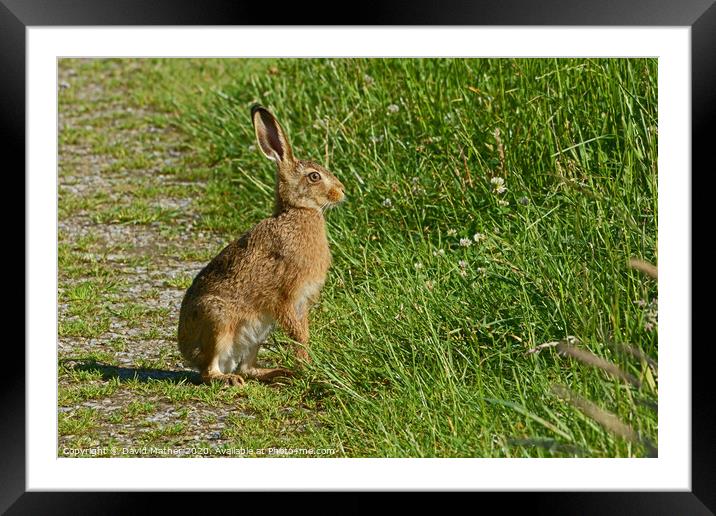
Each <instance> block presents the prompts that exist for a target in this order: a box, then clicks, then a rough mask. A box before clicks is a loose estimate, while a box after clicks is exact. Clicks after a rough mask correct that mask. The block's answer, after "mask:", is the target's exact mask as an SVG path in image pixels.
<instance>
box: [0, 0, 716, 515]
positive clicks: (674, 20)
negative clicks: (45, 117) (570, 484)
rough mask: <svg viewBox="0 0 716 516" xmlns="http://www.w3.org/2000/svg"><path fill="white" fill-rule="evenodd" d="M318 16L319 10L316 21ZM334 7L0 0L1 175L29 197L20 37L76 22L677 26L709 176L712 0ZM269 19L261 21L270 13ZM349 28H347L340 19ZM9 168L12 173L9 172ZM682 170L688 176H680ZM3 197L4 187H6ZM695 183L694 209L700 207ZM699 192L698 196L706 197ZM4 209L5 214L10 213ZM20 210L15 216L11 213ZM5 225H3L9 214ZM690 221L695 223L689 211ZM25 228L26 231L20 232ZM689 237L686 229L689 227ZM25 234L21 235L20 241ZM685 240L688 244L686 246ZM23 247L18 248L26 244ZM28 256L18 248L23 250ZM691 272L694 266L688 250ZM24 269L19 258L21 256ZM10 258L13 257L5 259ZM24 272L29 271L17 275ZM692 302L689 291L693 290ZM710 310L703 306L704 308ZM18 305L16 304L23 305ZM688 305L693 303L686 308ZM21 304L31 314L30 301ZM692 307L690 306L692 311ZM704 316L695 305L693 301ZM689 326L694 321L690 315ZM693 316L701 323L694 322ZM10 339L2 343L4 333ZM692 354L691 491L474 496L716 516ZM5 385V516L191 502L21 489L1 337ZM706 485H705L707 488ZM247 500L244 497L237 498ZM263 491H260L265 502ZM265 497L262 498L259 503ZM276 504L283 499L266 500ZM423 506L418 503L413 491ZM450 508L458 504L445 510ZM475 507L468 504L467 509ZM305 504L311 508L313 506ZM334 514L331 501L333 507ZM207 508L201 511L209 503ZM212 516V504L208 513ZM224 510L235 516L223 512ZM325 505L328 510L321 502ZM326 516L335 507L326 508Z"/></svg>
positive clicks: (21, 426) (704, 383) (21, 408)
mask: <svg viewBox="0 0 716 516" xmlns="http://www.w3.org/2000/svg"><path fill="white" fill-rule="evenodd" d="M319 12H323V13H326V14H323V15H319V14H317V13H319ZM329 12H331V13H332V12H333V11H332V10H321V9H320V8H319V7H318V6H315V7H311V6H308V5H307V4H305V3H295V4H293V5H287V6H282V8H280V9H271V13H270V15H269V14H268V13H266V12H265V7H264V5H263V4H261V3H248V2H240V1H230V0H213V1H210V0H203V1H201V2H190V1H186V0H183V1H182V0H157V1H151V2H146V1H139V0H0V70H2V74H1V75H0V77H1V78H0V130H1V131H2V140H0V141H1V142H2V147H3V149H4V151H5V152H4V153H3V154H4V156H3V157H4V158H5V160H4V161H5V162H6V163H7V161H8V158H9V157H10V156H11V155H14V157H15V158H16V160H14V163H15V166H14V168H13V167H7V168H5V167H3V168H5V171H6V177H5V180H6V181H7V179H9V176H11V177H15V178H18V177H23V180H22V181H20V186H19V188H20V189H21V190H22V191H23V193H25V182H24V174H21V173H19V171H20V170H23V171H24V167H25V110H26V104H25V101H26V98H25V82H26V78H25V58H26V39H25V31H26V29H27V28H28V27H32V26H84V25H96V26H103V25H125V26H128V25H153V26H165V25H206V26H211V25H301V24H307V25H324V24H325V25H428V26H431V25H446V26H451V25H481V26H489V25H498V26H499V25H502V26H505V25H511V26H521V25H522V26H523V25H553V26H567V25H574V26H595V25H596V26H684V27H691V73H692V77H691V80H692V86H691V93H692V99H691V100H692V118H691V120H692V122H691V123H692V125H691V128H692V171H691V178H692V179H693V177H694V176H695V174H694V173H693V170H699V171H700V173H701V174H706V173H709V172H711V173H713V170H714V168H715V167H714V158H713V155H714V154H713V151H712V146H713V144H712V140H711V138H710V135H711V132H710V131H708V129H709V128H710V127H711V125H712V121H713V119H714V116H713V115H714V113H715V112H716V5H714V2H713V0H681V1H680V2H669V1H668V0H635V1H629V2H604V1H602V2H596V1H594V0H590V1H586V0H546V1H542V2H530V1H529V0H509V1H500V0H488V1H482V2H466V1H464V0H463V1H461V0H444V1H442V2H429V1H425V0H422V1H413V2H405V1H403V2H400V1H397V0H391V1H386V2H383V3H381V4H380V5H375V6H371V7H370V8H361V9H350V10H346V11H345V12H347V13H348V14H349V15H350V16H348V17H344V18H343V19H339V18H338V17H337V16H335V15H334V18H333V19H327V18H329V16H330V15H328V14H327V13H329ZM267 16H268V17H267ZM347 22H349V23H347ZM11 170H14V171H15V173H14V174H10V172H11ZM688 173H689V171H684V174H685V175H686V174H688ZM6 188H7V189H8V190H9V188H8V187H6ZM693 193H698V190H695V189H693V181H692V206H696V205H697V203H696V199H695V197H694V196H693ZM702 195H703V193H702ZM7 211H8V210H7V209H6V217H8V216H9V215H8V213H7ZM15 211H16V210H15ZM6 220H10V219H6ZM692 221H693V222H696V219H695V218H694V217H693V216H692ZM23 229H24V226H23ZM692 234H693V231H692ZM24 238H25V235H23V239H24ZM692 241H693V240H692ZM23 249H24V247H23ZM23 253H24V251H23ZM691 253H692V254H691V256H692V270H698V269H697V268H696V266H695V265H696V264H695V261H694V260H693V258H694V256H695V255H694V253H693V246H692V249H691ZM23 258H24V263H26V259H27V257H26V255H23ZM13 260H15V258H14V257H13ZM28 273H29V271H28V270H27V268H25V277H26V278H27V274H28ZM692 299H694V298H693V294H692ZM705 305H708V302H707V303H705ZM23 306H25V305H24V303H23ZM692 307H693V309H696V308H699V305H698V304H697V303H695V302H694V303H692ZM26 308H29V307H27V306H26ZM693 309H692V310H693ZM701 309H703V305H702V306H701ZM692 320H693V316H692ZM697 320H698V319H697ZM6 338H7V337H6ZM679 344H680V345H683V346H684V347H685V346H688V345H691V350H692V409H691V414H692V421H691V423H692V436H691V439H692V440H691V444H692V454H691V465H692V472H691V481H692V490H691V491H690V492H656V491H649V492H596V493H586V492H563V493H552V492H541V493H538V492H532V493H522V494H518V493H502V494H500V493H480V496H481V497H490V498H495V500H493V501H495V502H498V503H499V504H500V506H501V507H504V508H514V506H515V505H523V504H526V505H528V507H529V510H530V511H531V512H532V513H533V512H535V511H536V512H537V513H543V512H549V513H556V514H563V513H569V514H576V513H578V514H602V513H618V514H641V513H645V514H713V513H714V511H715V510H716V489H714V486H716V478H714V471H716V462H715V461H714V457H715V456H716V451H715V450H716V447H715V446H714V442H716V432H715V430H714V421H716V413H715V412H716V411H715V410H714V404H713V402H712V399H713V398H712V392H713V389H712V387H711V385H712V384H711V382H710V374H709V373H710V369H712V361H710V360H708V350H709V347H710V342H709V341H708V339H695V338H692V342H684V343H679ZM4 356H5V364H4V365H5V372H4V375H3V380H4V381H3V384H2V404H1V405H0V406H1V407H2V411H3V423H2V425H0V437H1V439H0V443H1V444H0V446H1V447H2V454H1V455H0V511H7V514H45V513H52V514H85V513H87V514H106V513H137V512H140V513H141V512H144V511H149V510H152V511H153V512H154V510H153V509H151V505H152V504H150V503H149V500H148V498H149V497H150V496H151V497H153V496H159V497H161V503H162V504H163V506H162V508H163V511H166V510H169V511H174V510H176V509H178V508H179V509H180V508H183V507H188V506H187V505H186V504H187V501H188V500H189V498H188V497H189V496H191V495H189V494H187V493H163V494H154V495H150V494H148V493H136V492H135V493H120V492H114V493H98V492H94V493H78V492H26V487H25V472H26V466H25V450H26V448H25V445H26V443H25V387H26V384H25V377H24V372H25V351H24V349H23V348H22V347H18V346H15V347H14V348H13V346H11V345H10V343H9V342H6V346H5V349H4ZM709 486H710V487H709ZM230 496H232V494H228V493H224V494H219V493H215V494H212V497H214V500H213V504H216V507H217V509H218V510H224V509H219V505H223V504H222V502H221V501H220V500H226V499H227V498H228V497H230ZM242 496H243V495H242ZM265 496H266V495H264V497H265ZM364 496H367V495H359V494H357V493H353V494H351V495H350V496H349V497H348V501H345V500H344V501H342V502H341V507H342V510H341V512H363V511H361V508H363V509H366V510H372V506H373V503H374V502H372V501H368V500H366V499H365V498H364ZM264 499H265V498H264ZM302 499H303V496H302V495H298V494H294V495H292V499H291V502H290V503H291V504H292V505H293V504H296V503H298V504H300V503H301V501H300V500H302ZM271 500H272V502H271V503H272V504H274V503H275V504H279V503H281V500H280V498H275V497H274V495H272V496H271ZM411 500H412V502H413V503H416V502H417V503H423V502H422V501H421V500H422V496H419V495H418V496H415V495H414V496H411ZM456 503H458V502H457V501H454V502H453V504H456ZM467 503H469V504H474V502H467ZM228 507H236V510H237V511H239V510H241V511H242V512H246V511H247V510H251V511H253V510H264V511H265V510H266V506H265V501H262V500H260V499H259V500H256V499H253V498H252V499H247V498H246V497H245V496H244V498H243V499H242V503H241V508H239V507H237V506H236V505H234V504H233V503H232V505H230V506H228ZM311 507H312V509H313V508H314V507H315V505H313V504H312V506H311ZM334 507H335V506H334ZM207 509H208V508H207ZM209 510H210V509H209ZM230 510H231V509H230ZM327 510H331V509H330V508H329V506H327ZM331 512H333V511H332V510H331Z"/></svg>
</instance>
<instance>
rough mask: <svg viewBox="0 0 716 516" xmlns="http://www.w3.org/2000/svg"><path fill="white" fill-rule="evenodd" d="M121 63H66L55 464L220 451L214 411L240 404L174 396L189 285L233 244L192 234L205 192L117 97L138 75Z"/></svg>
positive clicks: (171, 147)
mask: <svg viewBox="0 0 716 516" xmlns="http://www.w3.org/2000/svg"><path fill="white" fill-rule="evenodd" d="M123 67H126V65H124V64H122V63H115V64H113V65H110V66H107V67H106V70H103V69H101V68H99V69H98V67H91V66H90V65H89V64H88V63H87V62H86V61H82V60H65V61H61V63H60V66H59V85H60V113H59V120H58V123H59V132H60V147H59V149H60V150H59V204H60V217H59V221H58V229H59V243H60V250H61V251H62V250H63V249H64V250H65V251H66V256H67V258H66V261H65V262H63V261H62V260H63V259H62V253H61V259H60V271H59V321H60V327H61V330H60V337H59V342H58V362H59V408H58V410H59V417H60V420H59V433H60V435H59V448H58V454H59V455H60V456H66V455H67V454H68V452H63V450H65V449H68V448H69V449H77V448H82V447H92V446H110V445H111V446H116V447H118V448H122V447H137V446H138V445H139V444H141V443H142V442H144V443H146V442H151V443H153V444H155V445H156V444H166V445H168V446H182V445H188V444H190V443H196V442H202V441H204V442H211V443H214V444H216V445H221V444H222V442H224V436H223V434H224V430H225V419H226V411H221V410H217V405H219V406H220V405H221V403H222V402H223V403H225V404H231V401H232V400H233V399H234V398H235V397H236V396H238V395H236V394H232V393H227V392H223V393H219V394H216V393H214V394H215V396H214V397H213V398H207V400H205V401H204V400H197V399H194V400H190V401H184V402H182V401H181V400H180V399H179V401H177V399H178V398H180V397H181V396H179V395H177V396H175V397H174V398H172V394H171V393H170V390H171V387H172V386H174V387H176V388H185V389H187V388H193V386H192V385H191V384H192V382H195V381H196V380H197V378H198V375H197V374H196V373H195V372H193V371H190V370H188V369H186V368H185V367H184V366H183V364H182V362H181V356H180V354H179V352H178V350H177V346H176V327H177V321H178V312H179V306H180V303H181V298H182V296H183V293H184V289H185V288H186V286H187V285H188V283H187V282H188V281H190V279H191V278H192V277H193V276H194V275H195V274H196V273H197V272H198V271H199V269H200V268H201V267H202V266H203V265H204V264H205V263H206V256H211V254H212V253H213V252H216V250H218V249H220V248H221V247H222V246H223V245H224V244H225V243H226V241H225V240H226V239H225V238H221V237H218V236H216V235H212V234H209V233H206V232H201V231H198V230H197V229H196V228H195V225H196V222H197V220H198V214H197V213H196V212H195V211H194V210H193V204H192V198H193V197H195V196H197V195H201V191H202V188H203V185H202V184H201V183H199V182H194V181H191V182H186V181H181V180H179V179H177V175H176V174H174V173H172V170H175V169H176V167H181V166H182V164H183V163H186V160H185V158H186V154H187V153H188V152H190V151H188V150H187V149H188V147H187V145H185V141H184V139H183V136H182V135H180V134H178V133H177V132H176V131H174V130H172V129H170V128H165V127H158V126H157V125H155V124H154V123H153V120H155V119H156V117H154V116H153V115H155V114H154V113H152V112H151V111H148V110H145V109H137V108H135V107H132V105H131V104H130V102H129V100H128V97H129V96H128V95H123V94H122V92H121V89H120V90H118V86H117V84H118V83H117V80H118V77H120V78H121V74H123V73H128V72H131V70H126V69H123ZM119 84H120V86H121V81H120V83H119ZM140 157H141V158H142V159H139V158H140ZM163 192H167V193H166V194H164V193H163ZM122 210H124V211H122ZM83 296H86V297H83ZM62 328H65V329H64V330H63V329H62ZM87 328H89V329H87ZM155 380H158V381H160V382H159V384H158V382H156V381H155ZM194 389H196V388H194ZM187 392H189V391H187ZM212 392H213V391H212ZM189 394H190V393H189ZM247 417H248V416H247Z"/></svg>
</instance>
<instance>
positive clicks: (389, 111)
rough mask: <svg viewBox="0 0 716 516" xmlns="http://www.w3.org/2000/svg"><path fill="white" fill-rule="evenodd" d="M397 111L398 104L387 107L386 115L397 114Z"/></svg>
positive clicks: (398, 108) (398, 109)
mask: <svg viewBox="0 0 716 516" xmlns="http://www.w3.org/2000/svg"><path fill="white" fill-rule="evenodd" d="M398 111H400V106H398V104H391V105H390V106H388V113H397V112H398Z"/></svg>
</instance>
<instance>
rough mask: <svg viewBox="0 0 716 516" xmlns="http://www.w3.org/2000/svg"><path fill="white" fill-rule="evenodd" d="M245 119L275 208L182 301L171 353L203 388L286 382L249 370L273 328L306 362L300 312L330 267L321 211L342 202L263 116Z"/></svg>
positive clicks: (339, 189)
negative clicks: (266, 163) (267, 170)
mask: <svg viewBox="0 0 716 516" xmlns="http://www.w3.org/2000/svg"><path fill="white" fill-rule="evenodd" d="M252 116H253V120H254V126H255V128H256V135H257V140H258V142H259V145H260V147H261V150H262V151H263V152H264V154H265V155H266V156H267V157H269V158H270V159H273V160H274V161H276V163H277V166H278V169H277V174H276V205H275V209H274V214H273V216H272V217H270V218H267V219H265V220H262V221H261V222H259V223H258V224H256V225H255V226H254V227H253V228H252V229H251V230H249V231H248V232H246V233H244V234H243V235H242V236H240V237H239V238H238V239H237V240H235V241H233V242H231V243H230V244H229V245H228V246H226V247H225V248H224V249H223V250H222V251H221V252H220V253H219V254H218V255H217V256H216V257H215V258H214V259H213V260H211V262H210V263H209V264H208V265H207V266H206V267H204V269H202V270H201V272H199V274H198V275H197V276H196V278H195V279H194V281H193V283H192V285H191V286H190V287H189V289H188V290H187V292H186V295H185V296H184V299H183V301H182V305H181V310H180V315H179V334H178V337H179V349H180V350H181V353H182V355H183V356H184V358H185V359H186V360H187V362H188V363H189V364H190V365H192V366H194V367H197V368H198V369H199V370H200V372H201V375H202V379H203V380H204V381H205V382H208V381H212V380H220V381H225V382H227V383H231V384H241V383H243V377H251V378H257V379H259V380H270V379H272V378H274V377H276V376H280V375H289V374H290V371H288V370H286V369H282V368H276V369H265V368H259V367H257V366H256V355H257V353H258V350H259V348H260V346H261V344H262V343H263V342H264V341H265V339H266V338H267V337H268V335H269V333H270V332H271V330H272V329H273V327H274V325H275V324H278V325H279V326H281V327H282V328H283V329H284V330H285V331H286V332H287V334H288V335H289V337H291V339H293V340H294V341H296V355H297V357H298V358H300V359H302V360H304V361H308V360H309V356H308V351H307V344H308V336H309V329H308V312H309V309H310V307H311V306H312V305H313V303H314V302H315V301H316V298H317V296H318V293H319V292H320V290H321V288H322V287H323V284H324V282H325V279H326V274H327V272H328V268H329V266H330V263H331V254H330V250H329V247H328V240H327V238H326V229H325V220H324V216H323V210H324V209H325V208H326V207H327V206H329V205H332V204H336V203H338V202H340V201H342V200H343V197H344V193H343V185H342V184H341V182H340V181H339V180H338V179H337V178H336V177H335V176H334V175H333V174H331V173H330V172H329V171H328V170H326V169H325V168H323V167H321V166H320V165H318V164H316V163H313V162H310V161H301V160H295V159H294V158H293V154H292V152H291V149H290V146H289V144H288V140H287V139H286V137H285V135H284V134H283V131H282V129H281V127H280V125H278V122H277V121H276V120H275V119H274V118H273V116H272V115H271V114H270V113H269V112H268V111H266V110H265V109H264V108H261V107H254V108H253V110H252ZM316 174H317V175H316ZM316 177H319V178H320V179H317V180H316V179H315V178H316ZM236 373H238V374H236Z"/></svg>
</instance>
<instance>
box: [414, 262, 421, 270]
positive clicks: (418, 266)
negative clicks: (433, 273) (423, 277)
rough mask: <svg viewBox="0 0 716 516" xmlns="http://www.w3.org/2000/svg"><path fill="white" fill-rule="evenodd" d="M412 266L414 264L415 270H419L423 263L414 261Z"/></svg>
mask: <svg viewBox="0 0 716 516" xmlns="http://www.w3.org/2000/svg"><path fill="white" fill-rule="evenodd" d="M413 266H414V267H415V268H416V269H417V270H420V269H422V268H423V264H422V263H420V262H415V263H414V264H413Z"/></svg>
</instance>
